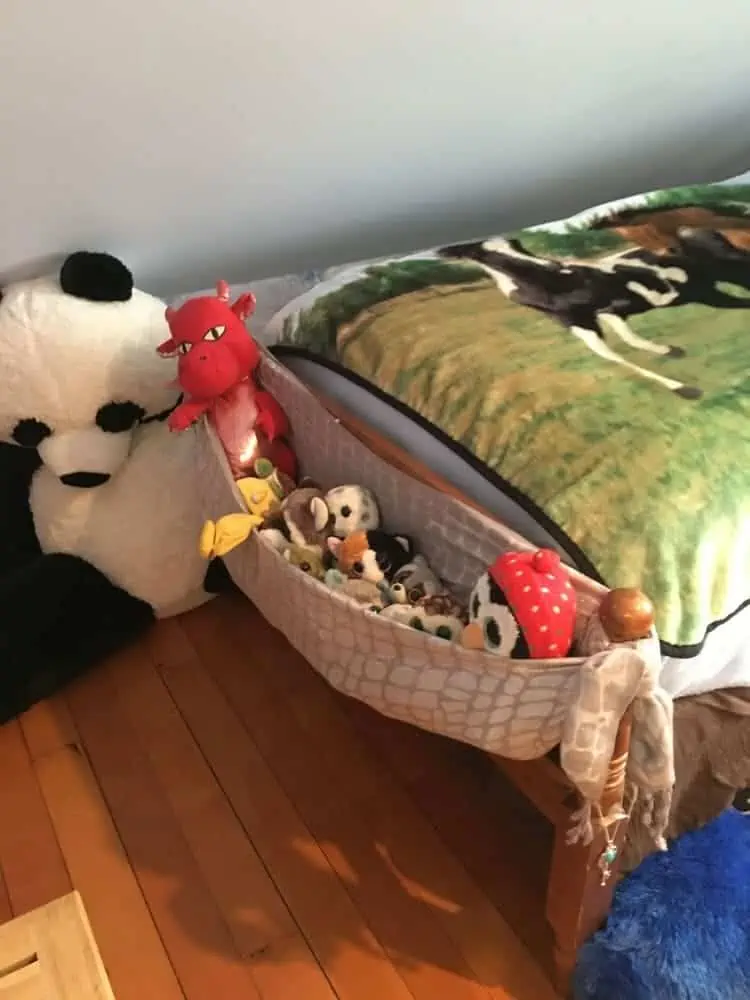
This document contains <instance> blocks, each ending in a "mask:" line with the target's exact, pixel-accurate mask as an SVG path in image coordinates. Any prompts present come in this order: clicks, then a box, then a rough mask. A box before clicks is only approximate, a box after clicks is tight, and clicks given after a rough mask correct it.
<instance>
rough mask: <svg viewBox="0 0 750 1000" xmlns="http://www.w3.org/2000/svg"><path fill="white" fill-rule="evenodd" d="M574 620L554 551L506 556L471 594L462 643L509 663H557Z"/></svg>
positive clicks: (567, 582) (567, 581) (565, 651)
mask: <svg viewBox="0 0 750 1000" xmlns="http://www.w3.org/2000/svg"><path fill="white" fill-rule="evenodd" d="M575 618H576V594H575V590H574V589H573V586H572V584H571V582H570V578H569V576H568V573H567V571H566V570H565V568H564V567H563V565H562V563H561V562H560V557H559V555H558V554H557V553H556V552H554V551H552V549H538V550H537V551H536V552H508V553H505V554H504V555H502V556H500V557H499V558H498V559H496V560H495V562H494V563H493V564H492V566H490V568H489V569H488V570H487V572H486V573H483V574H482V576H481V577H480V578H479V580H478V581H477V583H476V586H475V587H474V589H473V591H472V592H471V596H470V598H469V623H468V625H467V626H466V628H465V629H464V632H463V635H462V643H463V645H464V646H467V647H468V648H470V649H486V650H488V651H489V652H492V653H498V654H499V655H501V656H507V657H510V658H511V659H527V658H532V659H557V658H559V657H564V656H567V655H568V653H569V652H570V648H571V646H572V644H573V630H574V626H575Z"/></svg>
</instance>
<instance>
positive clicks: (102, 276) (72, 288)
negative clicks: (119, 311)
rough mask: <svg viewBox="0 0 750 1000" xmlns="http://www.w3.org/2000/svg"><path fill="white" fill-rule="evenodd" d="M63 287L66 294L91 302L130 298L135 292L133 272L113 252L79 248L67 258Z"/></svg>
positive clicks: (61, 286)
mask: <svg viewBox="0 0 750 1000" xmlns="http://www.w3.org/2000/svg"><path fill="white" fill-rule="evenodd" d="M60 288H62V290H63V291H64V292H65V294H66V295H74V296H75V297H76V298H77V299H88V300H89V302H128V301H129V300H130V299H131V297H132V295H133V275H132V274H131V273H130V271H129V270H128V268H127V267H125V265H124V264H123V262H122V261H121V260H118V259H117V257H113V256H112V255H111V254H108V253H89V252H88V251H86V250H79V251H77V252H76V253H72V254H70V256H69V257H66V258H65V260H64V261H63V265H62V267H61V268H60Z"/></svg>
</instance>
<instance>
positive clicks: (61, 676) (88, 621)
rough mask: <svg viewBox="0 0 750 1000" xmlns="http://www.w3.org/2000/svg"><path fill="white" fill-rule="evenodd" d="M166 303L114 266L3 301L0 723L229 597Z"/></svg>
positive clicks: (88, 256)
mask: <svg viewBox="0 0 750 1000" xmlns="http://www.w3.org/2000/svg"><path fill="white" fill-rule="evenodd" d="M164 313H165V303H164V302H162V301H160V300H159V299H157V298H154V297H153V296H151V295H147V294H145V293H144V292H141V291H138V290H137V289H135V288H134V287H133V279H132V276H131V274H130V272H129V270H128V269H127V267H126V266H125V265H124V264H123V263H121V262H120V261H119V260H117V259H116V258H114V257H111V256H109V255H108V254H94V253H84V252H81V253H74V254H72V255H71V256H69V257H68V258H67V259H66V260H65V262H64V263H63V265H62V268H61V270H60V272H59V274H57V275H54V276H51V277H43V278H38V279H34V280H30V281H22V282H18V283H16V284H12V285H9V286H7V287H6V288H4V289H3V291H2V298H1V299H0V723H2V722H4V721H6V720H8V719H9V718H12V717H14V716H16V715H17V714H19V713H20V712H22V711H24V710H25V709H27V708H28V707H30V706H31V705H32V704H34V703H35V702H36V701H38V700H39V699H40V698H43V697H45V696H47V695H49V694H51V693H54V692H55V691H57V690H58V689H59V688H61V687H62V686H63V685H64V684H65V683H66V682H67V681H69V680H70V679H72V678H73V677H75V676H77V675H79V674H81V673H82V672H83V671H84V670H86V669H88V668H89V667H91V666H93V665H94V664H95V663H96V662H97V661H98V660H100V659H101V657H103V656H105V655H106V654H108V653H110V652H112V651H114V650H116V649H117V648H119V647H120V646H122V645H123V644H124V643H127V642H129V641H130V640H132V639H134V638H136V637H137V636H139V635H140V634H141V633H143V632H144V631H145V630H146V629H147V628H148V626H149V625H150V624H151V623H152V622H153V620H154V619H155V618H157V617H162V616H166V615H171V614H175V613H178V612H180V611H183V610H186V609H188V608H190V607H193V606H196V605H198V604H200V603H201V602H203V601H205V600H206V599H207V598H208V597H209V594H210V592H213V591H216V590H218V589H221V586H222V584H223V583H224V582H225V580H226V576H225V574H224V573H222V572H221V566H220V564H219V565H214V566H213V567H209V573H208V577H207V566H206V563H205V562H204V561H203V559H201V557H200V554H199V552H198V538H199V535H200V529H201V525H202V520H203V519H202V516H201V512H200V509H199V504H198V500H197V498H196V489H195V483H196V475H197V474H198V472H197V469H196V453H197V449H196V442H197V438H196V434H197V431H194V430H189V431H187V432H185V433H182V434H173V433H171V432H170V431H169V429H168V427H167V424H166V418H167V416H168V415H169V413H170V412H171V410H172V409H173V408H174V406H175V405H176V403H177V401H178V390H177V389H176V388H175V385H174V384H173V383H174V378H175V375H176V370H175V368H174V367H173V365H174V364H175V363H174V362H170V361H167V360H165V359H164V358H161V357H160V356H159V355H158V354H157V351H156V348H157V346H158V345H159V344H160V343H161V342H163V341H164V340H165V339H167V337H168V334H169V331H168V328H167V325H166V320H165V315H164Z"/></svg>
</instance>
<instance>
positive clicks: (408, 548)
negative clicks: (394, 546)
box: [393, 535, 414, 556]
mask: <svg viewBox="0 0 750 1000" xmlns="http://www.w3.org/2000/svg"><path fill="white" fill-rule="evenodd" d="M393 538H394V540H395V541H397V542H398V544H399V545H400V546H401V548H402V549H403V550H404V552H405V553H406V554H407V556H410V555H413V553H414V543H413V542H412V540H411V538H409V537H408V535H394V536H393Z"/></svg>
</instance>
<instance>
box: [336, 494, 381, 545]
mask: <svg viewBox="0 0 750 1000" xmlns="http://www.w3.org/2000/svg"><path fill="white" fill-rule="evenodd" d="M325 500H326V503H327V504H328V509H329V510H330V512H331V514H332V515H333V528H332V529H331V534H333V535H335V537H336V538H347V537H348V536H349V535H353V534H354V532H355V531H373V530H374V529H375V528H379V527H380V510H379V509H378V502H377V500H376V499H375V494H374V493H373V492H372V490H368V489H367V487H365V486H355V485H349V486H335V487H334V488H333V489H332V490H329V491H328V493H326V497H325Z"/></svg>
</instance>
